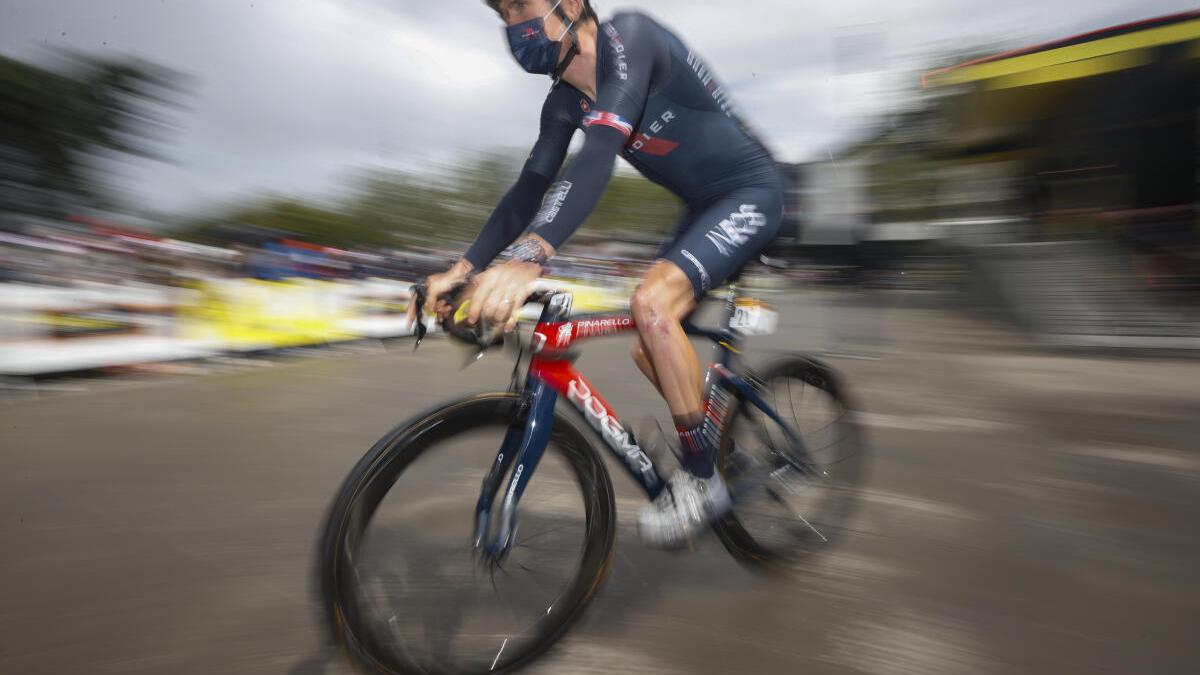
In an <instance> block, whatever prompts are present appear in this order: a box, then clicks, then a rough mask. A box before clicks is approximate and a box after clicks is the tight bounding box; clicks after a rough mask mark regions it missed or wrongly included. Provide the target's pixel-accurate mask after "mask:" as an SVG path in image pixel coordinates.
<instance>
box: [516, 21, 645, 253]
mask: <svg viewBox="0 0 1200 675" xmlns="http://www.w3.org/2000/svg"><path fill="white" fill-rule="evenodd" d="M654 28H655V26H654V25H653V24H652V23H651V22H650V20H649V19H647V18H646V17H645V16H643V15H640V14H633V13H630V14H620V15H618V16H616V17H615V18H614V19H613V20H612V21H611V22H609V23H605V24H603V25H602V26H601V32H600V35H601V39H600V40H599V44H598V46H597V51H600V50H607V53H605V54H603V55H599V54H598V58H602V59H604V61H603V64H604V67H603V68H602V69H601V73H600V76H599V79H598V81H597V83H596V87H597V92H596V104H595V106H593V107H592V110H591V111H590V112H589V113H588V114H587V115H585V116H584V118H583V126H584V142H583V148H582V149H581V150H580V151H579V154H578V155H577V156H576V157H575V159H574V160H572V162H571V165H570V166H569V167H568V168H567V171H566V173H565V174H564V175H563V178H562V180H561V181H559V182H558V183H556V184H555V185H554V186H553V187H552V188H551V189H550V191H549V192H548V193H547V194H546V198H545V200H544V201H543V203H542V208H541V210H540V211H539V212H538V214H537V217H536V218H535V219H534V223H533V231H534V232H535V233H537V234H538V235H539V236H541V237H542V238H543V239H545V240H546V241H547V242H549V243H550V245H551V246H553V247H554V248H555V249H558V248H559V247H560V246H562V244H563V242H565V241H566V240H567V238H568V237H570V236H571V235H572V234H573V233H574V232H575V230H577V229H579V226H580V225H582V224H583V221H584V220H585V219H586V218H587V217H588V215H589V214H591V212H592V209H594V208H595V207H596V203H597V202H599V201H600V196H601V195H602V194H603V193H604V189H605V188H606V187H607V186H608V182H609V180H610V179H611V178H612V173H613V163H614V162H615V160H616V157H617V154H618V153H620V152H621V149H622V148H623V147H624V146H625V143H626V142H627V141H628V139H629V137H630V136H631V135H632V134H633V131H634V129H635V128H636V126H637V124H638V123H639V122H640V121H641V117H642V110H643V109H644V108H645V106H646V99H647V98H648V97H649V94H650V84H651V80H652V78H653V74H654V71H655V62H656V60H657V59H661V58H662V56H663V49H662V45H661V44H660V42H661V41H660V40H659V36H658V35H657V33H656V32H655V31H654V30H653V29H654Z"/></svg>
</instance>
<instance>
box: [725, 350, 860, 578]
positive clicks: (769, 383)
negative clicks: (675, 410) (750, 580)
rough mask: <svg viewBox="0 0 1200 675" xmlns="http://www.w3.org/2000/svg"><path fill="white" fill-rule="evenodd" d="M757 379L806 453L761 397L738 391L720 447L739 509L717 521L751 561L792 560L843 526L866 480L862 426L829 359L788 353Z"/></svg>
mask: <svg viewBox="0 0 1200 675" xmlns="http://www.w3.org/2000/svg"><path fill="white" fill-rule="evenodd" d="M751 379H752V381H753V382H754V384H755V386H756V388H757V389H758V393H759V395H760V396H761V397H762V399H763V400H764V401H765V402H766V403H767V404H769V405H770V406H771V407H772V408H774V410H775V412H776V413H777V414H778V416H779V417H780V418H781V419H782V421H783V422H784V423H785V424H787V425H788V426H789V427H790V428H791V429H792V430H793V431H794V432H795V433H796V434H797V435H798V436H799V437H800V439H801V443H802V444H803V446H804V449H805V450H806V451H807V452H806V453H805V452H802V451H800V449H799V448H797V447H796V446H795V444H794V443H793V442H792V441H791V440H790V439H789V436H788V435H787V434H786V433H785V432H784V430H783V428H782V427H780V425H779V424H778V422H776V421H775V420H772V419H771V418H770V416H769V415H767V414H765V413H764V412H763V411H762V410H760V409H759V408H758V407H757V406H755V405H753V404H752V403H750V402H749V401H746V400H741V399H737V400H734V401H733V402H732V403H731V404H730V406H729V408H728V410H727V411H726V414H725V417H724V423H723V424H722V432H721V438H720V441H719V444H718V451H717V467H718V470H720V471H721V473H722V475H723V476H724V477H725V479H726V481H727V482H728V483H729V485H730V486H731V489H732V490H734V495H733V496H734V508H733V512H732V513H731V514H730V515H728V516H726V517H725V518H723V519H722V520H720V521H718V522H717V523H716V526H715V530H716V533H717V535H718V537H719V538H720V539H721V542H722V543H723V544H724V545H725V547H726V549H727V550H729V552H730V553H732V554H733V555H734V556H735V557H737V558H739V559H741V560H743V561H748V562H753V563H765V564H771V563H783V562H789V561H794V560H796V559H798V558H800V557H802V556H804V555H805V554H807V553H810V552H812V551H813V550H814V549H816V548H819V547H821V546H823V545H824V544H826V543H828V542H829V541H830V540H831V539H833V538H834V537H835V536H836V535H837V534H838V533H839V532H840V531H841V529H842V528H843V527H844V524H845V521H846V519H847V518H848V517H849V515H850V513H851V511H852V509H853V507H854V503H855V490H856V487H857V485H858V484H859V482H860V481H861V479H862V469H863V452H862V447H861V442H860V435H859V431H858V429H857V427H856V425H855V422H854V418H853V413H852V408H851V406H850V404H849V402H848V400H847V394H846V392H845V389H844V387H843V386H842V384H841V383H840V380H839V379H838V377H837V375H836V373H835V372H834V371H833V370H832V369H830V368H829V367H827V366H825V365H824V364H822V363H820V362H818V361H816V360H813V359H809V358H806V357H801V356H789V357H785V358H783V359H781V360H778V361H775V362H773V363H771V364H769V365H768V366H767V367H766V368H763V369H762V370H761V371H759V372H758V373H757V374H756V375H755V376H754V377H753V378H751ZM805 457H806V458H807V461H805V459H804V458H805ZM809 463H811V465H810V464H809Z"/></svg>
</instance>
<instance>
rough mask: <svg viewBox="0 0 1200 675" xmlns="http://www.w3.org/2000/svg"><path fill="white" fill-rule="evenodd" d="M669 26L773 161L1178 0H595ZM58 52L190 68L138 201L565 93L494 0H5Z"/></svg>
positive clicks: (371, 162)
mask: <svg viewBox="0 0 1200 675" xmlns="http://www.w3.org/2000/svg"><path fill="white" fill-rule="evenodd" d="M593 5H594V6H595V7H596V9H597V11H598V12H599V13H600V16H601V18H602V19H604V18H607V17H608V16H611V14H612V13H614V12H616V11H618V10H620V9H639V10H641V11H644V12H646V13H648V14H651V15H652V16H654V17H655V18H657V19H658V20H659V21H661V22H662V23H664V24H666V25H667V26H668V27H669V28H671V29H673V30H674V31H675V32H676V33H677V34H678V35H679V36H680V37H681V38H682V39H683V40H684V42H685V43H687V44H688V45H689V47H690V48H692V49H693V50H694V51H696V52H698V53H699V54H701V55H702V56H703V57H704V58H705V60H706V61H707V62H708V63H709V64H710V65H711V66H712V67H713V70H714V71H715V72H716V73H717V74H718V76H719V77H720V78H721V79H722V80H723V81H724V83H725V84H726V85H727V87H729V88H730V89H731V91H732V92H733V96H734V100H735V102H736V103H737V105H738V106H739V109H740V110H741V112H742V114H743V116H744V117H746V118H747V120H748V121H749V122H750V123H751V125H752V126H753V127H755V128H756V129H757V130H758V132H759V134H760V135H761V136H762V137H763V140H764V141H765V142H766V143H767V145H768V146H769V147H770V148H771V150H772V151H773V152H774V154H775V155H776V156H777V158H779V159H781V160H785V161H805V160H809V159H813V158H819V157H824V156H826V155H827V154H829V153H831V152H833V151H836V148H837V147H838V144H839V143H841V142H844V140H845V139H847V138H850V137H853V136H854V135H855V134H856V132H857V131H859V130H862V129H864V128H867V127H868V126H869V125H870V124H871V123H872V120H873V119H877V118H878V116H879V115H880V114H883V113H885V112H886V111H887V110H888V109H889V108H893V107H895V106H897V105H902V104H903V103H902V102H903V101H904V100H905V99H906V98H908V97H911V96H913V95H914V93H915V91H916V87H917V82H916V78H915V73H916V72H918V71H919V70H920V68H921V66H922V64H924V63H928V60H929V59H930V58H932V57H933V56H935V55H937V54H944V53H946V52H952V51H956V50H962V49H964V48H967V47H970V46H972V45H981V44H984V45H999V46H1004V47H1013V46H1020V45H1025V44H1032V43H1035V42H1040V41H1044V40H1048V39H1053V38H1057V37H1064V36H1067V35H1072V34H1075V33H1079V32H1083V31H1087V30H1093V29H1096V28H1102V27H1105V26H1110V25H1114V24H1118V23H1123V22H1127V21H1133V20H1138V19H1143V18H1148V17H1153V16H1160V15H1164V14H1169V13H1173V12H1178V11H1183V10H1187V9H1193V8H1194V5H1191V4H1189V3H1188V2H1182V1H1176V0H1036V1H1031V0H1005V1H1003V2H997V1H996V0H837V2H810V1H808V0H739V2H736V3H731V2H726V1H724V0H707V1H697V0H647V1H645V2H641V3H637V4H632V3H628V2H609V1H608V0H594V2H593ZM56 48H69V49H73V50H79V51H83V52H87V53H95V54H97V55H101V56H109V57H113V58H121V57H123V56H135V57H138V58H142V59H147V60H150V61H153V62H156V63H159V64H162V65H164V66H167V67H169V68H172V69H175V70H177V71H180V72H182V73H185V74H187V75H188V78H187V80H186V83H187V92H188V93H187V95H186V96H185V97H184V98H183V99H182V101H183V103H184V105H183V106H182V107H181V108H180V109H179V110H177V111H175V112H174V113H172V119H173V122H174V128H173V129H172V130H171V131H170V132H169V133H168V134H167V135H166V137H165V144H164V146H163V148H162V152H163V154H164V155H165V158H166V159H165V161H154V162H151V161H143V160H138V161H134V162H128V161H126V162H122V163H121V164H119V165H114V166H111V167H110V169H109V170H111V171H114V172H115V173H114V174H113V175H115V176H116V177H117V178H116V180H115V181H114V182H116V183H117V184H119V186H120V187H121V188H122V189H123V190H124V191H125V193H126V194H127V196H128V197H127V198H128V199H129V200H130V202H131V203H132V204H134V205H135V207H136V208H137V209H139V210H145V211H188V212H198V211H201V212H202V211H203V210H204V209H205V208H207V207H209V206H211V205H212V204H215V203H220V202H223V201H227V200H231V199H246V198H252V197H254V196H256V195H266V194H277V195H291V196H298V197H310V198H311V197H316V198H333V197H336V196H337V195H338V194H339V192H340V191H342V190H344V189H345V187H346V185H347V178H348V176H350V175H351V174H352V173H353V172H354V171H355V170H357V169H361V168H363V167H384V168H395V169H403V170H413V171H425V170H429V169H431V168H436V167H444V166H449V165H453V164H454V163H456V162H461V161H466V160H467V159H469V158H470V157H471V156H473V155H475V154H478V153H482V152H486V151H491V150H496V149H504V150H507V151H511V152H512V153H513V155H514V160H515V161H518V162H519V161H520V160H521V159H523V157H524V154H525V153H526V152H527V151H528V148H529V147H530V146H531V145H532V143H533V141H534V139H535V138H536V135H537V126H538V113H539V111H540V109H541V103H542V100H543V98H544V96H545V93H546V91H547V89H548V87H549V84H550V81H549V79H548V78H546V77H545V76H535V75H528V74H526V73H525V72H524V71H522V70H521V69H520V68H519V67H518V66H517V65H516V64H515V62H514V61H513V60H512V57H511V56H510V55H509V53H508V49H507V46H506V44H505V42H504V40H503V38H502V33H501V26H500V23H499V20H498V19H497V18H496V17H495V15H494V14H493V13H492V12H491V10H490V9H488V8H487V6H486V5H485V4H484V3H483V2H482V0H420V1H417V0H0V54H3V55H5V56H9V57H17V58H21V59H24V60H29V61H33V62H45V63H51V62H53V60H54V59H55V58H56V56H55V53H56V51H55V50H56Z"/></svg>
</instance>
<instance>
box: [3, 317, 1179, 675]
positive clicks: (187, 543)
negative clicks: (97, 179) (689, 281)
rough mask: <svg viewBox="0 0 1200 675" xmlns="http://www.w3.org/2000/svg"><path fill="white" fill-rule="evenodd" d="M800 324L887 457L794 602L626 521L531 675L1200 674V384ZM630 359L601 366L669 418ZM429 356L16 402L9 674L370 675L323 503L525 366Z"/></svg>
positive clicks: (928, 331) (958, 341)
mask: <svg viewBox="0 0 1200 675" xmlns="http://www.w3.org/2000/svg"><path fill="white" fill-rule="evenodd" d="M815 297H816V296H798V295H792V296H786V297H780V298H777V299H778V300H779V301H780V305H781V306H782V307H784V308H785V314H784V320H783V325H782V330H781V331H780V333H779V334H778V335H776V336H774V337H772V338H770V339H764V340H762V341H761V344H760V345H759V346H758V353H759V354H762V355H764V356H766V355H767V354H769V353H770V352H772V351H783V350H794V349H802V350H814V349H824V348H828V347H830V346H831V345H832V346H838V347H843V348H848V345H847V344H845V336H846V335H850V334H853V335H859V336H861V335H862V334H863V333H864V331H865V332H866V334H868V336H869V338H870V339H868V340H866V342H867V344H866V345H865V346H863V345H858V346H857V347H855V349H856V350H858V351H863V350H865V351H869V352H871V353H874V354H876V355H878V356H880V358H879V359H877V360H862V359H853V360H850V359H843V358H840V357H834V358H831V359H830V360H831V361H832V362H833V363H835V364H836V365H837V366H838V367H839V368H840V369H842V370H843V371H844V373H845V374H846V376H847V378H848V379H849V381H850V382H851V383H852V385H853V386H854V390H855V392H856V394H857V396H858V398H859V400H860V402H861V404H862V408H863V410H864V414H863V421H864V425H865V429H866V432H867V438H868V441H869V443H870V446H871V450H872V453H873V454H872V457H871V464H870V470H869V475H868V479H867V489H866V490H865V491H864V493H863V495H862V508H861V509H860V510H859V511H858V513H857V515H856V517H855V519H854V522H853V523H852V532H851V534H850V535H849V536H848V537H845V538H844V539H843V540H842V541H841V542H840V543H838V544H837V545H836V546H833V547H831V548H830V549H829V550H827V551H825V552H823V553H822V554H820V555H818V556H816V557H814V558H812V559H811V560H810V561H809V562H808V563H807V564H806V565H804V566H803V567H802V568H800V569H798V570H796V571H795V573H793V574H791V575H789V576H785V577H762V576H758V575H755V574H753V573H751V572H749V571H747V570H745V569H743V568H742V567H740V566H739V565H738V564H737V563H735V562H734V561H733V560H732V559H730V558H729V557H728V556H727V555H726V554H725V553H724V551H723V549H722V548H721V547H720V545H719V544H718V543H717V542H716V541H715V540H714V539H712V538H711V537H709V538H708V539H707V540H706V541H705V542H704V543H703V545H702V546H700V547H699V549H698V550H696V551H694V552H691V553H683V554H678V553H676V554H672V553H665V552H658V551H652V550H648V549H646V548H645V547H643V546H642V545H641V544H640V543H639V542H638V541H637V539H636V536H635V534H634V532H633V531H632V522H631V519H630V518H628V517H627V516H628V513H629V512H630V511H631V509H632V508H635V507H636V506H637V501H636V499H637V493H636V492H635V488H634V487H633V485H632V483H631V482H630V481H628V479H626V478H624V477H622V476H620V475H618V474H617V472H616V471H615V469H616V467H615V466H614V467H612V468H613V469H614V481H615V483H616V485H617V489H618V498H619V505H620V511H621V516H622V518H623V521H622V522H621V525H620V533H619V541H618V549H617V551H618V553H617V557H616V561H615V565H614V567H613V570H612V573H611V575H610V577H609V580H608V583H607V585H606V587H605V588H604V590H603V591H602V592H601V593H600V595H599V596H598V597H597V598H596V599H595V601H594V602H593V604H592V606H591V608H590V610H589V612H588V613H587V614H586V616H585V617H584V619H583V620H582V622H581V623H579V624H578V625H577V626H576V627H575V628H574V629H573V630H572V631H571V633H570V634H569V635H568V636H567V637H566V639H564V640H563V641H562V642H561V643H560V644H559V645H558V646H557V647H556V648H555V649H554V650H553V651H552V652H550V653H549V654H548V655H547V656H546V657H545V658H544V659H543V660H541V661H539V662H538V663H537V664H535V666H533V667H532V668H531V669H530V672H536V673H608V672H622V673H647V674H655V675H665V674H670V673H869V674H878V675H884V674H893V673H900V674H913V675H942V674H945V675H958V674H963V673H971V674H972V675H984V674H993V673H1053V674H1055V675H1065V674H1068V673H1121V674H1125V673H1195V672H1200V645H1198V643H1197V641H1196V639H1195V626H1196V620H1197V618H1198V617H1200V566H1198V565H1197V561H1198V560H1200V527H1197V525H1196V519H1195V517H1196V514H1197V513H1200V443H1198V441H1197V439H1198V438H1200V386H1198V385H1197V383H1198V382H1200V361H1196V360H1183V359H1158V358H1146V357H1142V358H1128V357H1123V358H1114V357H1111V356H1095V355H1091V356H1088V355H1067V354H1046V353H1043V352H1040V351H1038V350H1036V349H1034V348H1032V347H1030V346H1029V345H1027V344H1026V343H1025V342H1024V341H1023V339H1022V338H1020V337H1019V336H1017V335H1015V334H1013V333H1011V332H1008V331H1006V330H1004V329H1002V328H1000V327H997V326H994V325H991V324H989V323H987V322H984V321H982V320H980V319H976V318H970V317H966V316H963V315H960V314H956V313H953V312H951V311H948V310H939V309H930V308H928V307H925V306H924V305H926V304H927V303H923V302H915V301H914V300H913V298H915V297H917V296H914V295H912V294H908V295H894V296H890V304H891V306H890V308H888V309H887V310H886V311H885V312H880V311H879V310H863V309H861V308H860V309H851V308H852V307H853V306H854V304H855V303H853V302H849V301H844V300H845V299H844V298H834V297H833V296H828V295H824V296H821V297H819V298H817V299H814V298H815ZM626 355H627V342H626V341H625V340H616V341H606V342H601V343H596V346H595V348H592V349H589V351H588V352H587V354H586V355H585V356H584V358H583V359H582V361H581V362H580V366H581V368H582V369H583V370H584V371H585V372H587V373H588V374H589V376H590V377H591V379H592V380H593V381H594V382H595V384H596V385H597V386H598V387H599V388H600V389H601V390H602V391H603V392H604V393H605V395H606V396H607V398H608V399H609V400H610V401H611V402H612V403H613V404H614V406H615V407H616V408H617V409H618V411H619V412H621V411H623V412H624V414H625V415H627V416H628V418H627V421H628V422H629V423H630V425H631V426H634V427H635V428H636V427H637V419H638V415H639V414H656V415H661V414H662V413H664V412H665V411H664V410H663V406H662V405H661V403H659V402H657V401H656V398H655V394H654V392H653V391H652V389H651V388H650V387H649V385H648V384H646V383H645V382H644V381H642V380H641V379H640V377H639V376H638V375H637V373H636V370H635V368H634V367H633V365H632V364H631V363H630V362H629V360H628V358H627V356H626ZM461 359H462V356H461V353H460V352H459V351H458V350H457V349H456V348H455V347H453V346H451V345H449V344H447V343H445V342H443V341H431V342H430V343H428V346H427V348H425V347H423V348H422V350H421V351H420V352H418V353H416V354H413V353H412V352H411V351H410V350H409V349H408V347H407V346H406V345H403V344H395V345H392V346H391V348H388V349H384V348H382V347H381V348H379V349H377V350H369V349H364V350H361V351H360V352H359V353H353V354H347V353H339V354H338V355H336V356H334V357H326V358H295V359H288V360H284V361H281V362H279V363H276V364H274V365H272V366H269V367H261V368H259V367H254V368H242V369H238V370H236V371H234V372H224V373H210V374H207V375H193V376H173V377H156V378H150V379H144V380H139V381H138V382H136V383H134V384H129V383H123V384H112V385H111V386H110V385H106V384H104V383H103V382H96V383H93V384H92V385H91V386H89V387H86V388H85V389H86V390H84V391H78V392H74V393H63V394H57V395H50V396H45V397H41V398H38V399H33V398H29V397H19V398H16V399H10V400H8V401H6V402H4V403H2V404H0V447H2V450H0V535H2V538H0V672H3V673H21V674H29V675H32V674H35V673H55V674H57V673H155V674H160V673H172V674H173V675H185V674H190V673H197V674H200V673H203V674H209V673H218V672H220V673H289V674H293V675H318V674H322V673H325V674H335V673H344V672H349V671H348V669H347V668H346V666H345V665H344V664H342V663H341V662H340V660H339V659H338V656H337V655H336V654H335V653H332V652H331V651H330V650H328V649H327V648H326V646H325V643H324V640H323V637H322V634H321V633H320V631H319V627H318V625H317V623H316V621H315V611H314V600H313V597H312V594H311V592H310V586H309V581H310V579H309V572H310V567H311V559H312V551H313V546H314V538H315V535H316V532H317V528H318V526H319V522H320V519H321V516H322V514H323V511H324V509H325V507H326V504H327V502H328V500H329V499H330V498H331V497H332V495H333V494H334V492H335V490H336V488H337V487H338V484H339V483H340V481H341V480H342V478H343V477H344V475H345V474H346V472H347V471H348V469H349V468H350V467H351V466H352V465H353V463H354V462H355V461H356V459H357V458H358V457H359V456H360V455H361V454H362V452H363V451H365V450H366V448H367V447H369V446H370V445H371V444H372V442H373V441H374V440H375V439H376V438H378V437H379V436H381V435H382V434H383V433H384V432H386V431H387V430H388V429H390V428H391V427H392V426H394V425H395V424H396V423H398V422H399V421H401V420H403V419H404V418H406V417H408V416H410V415H411V414H413V413H414V412H416V411H417V410H419V409H423V408H426V407H428V406H430V405H432V404H434V403H437V402H439V401H441V400H444V399H447V398H450V397H452V396H456V395H459V394H462V393H467V392H471V391H477V390H480V389H497V388H503V387H504V385H505V384H506V383H507V378H508V371H509V363H508V362H507V361H505V359H504V358H503V357H502V356H499V355H494V356H488V357H486V358H485V359H484V360H483V361H481V362H480V363H477V364H476V365H473V366H472V367H471V368H469V369H468V370H466V371H460V370H459V366H460V365H461Z"/></svg>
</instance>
